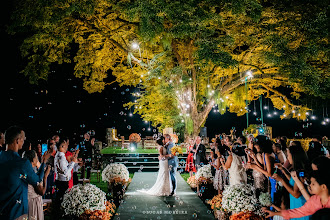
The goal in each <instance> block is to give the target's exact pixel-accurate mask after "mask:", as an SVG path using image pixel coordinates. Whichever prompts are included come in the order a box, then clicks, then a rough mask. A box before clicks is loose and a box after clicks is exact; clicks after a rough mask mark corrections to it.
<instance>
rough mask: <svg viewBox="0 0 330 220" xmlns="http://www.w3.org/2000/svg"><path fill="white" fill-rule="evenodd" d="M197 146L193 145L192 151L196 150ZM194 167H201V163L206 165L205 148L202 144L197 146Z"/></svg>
mask: <svg viewBox="0 0 330 220" xmlns="http://www.w3.org/2000/svg"><path fill="white" fill-rule="evenodd" d="M196 148H197V146H196V144H195V145H194V148H193V149H194V150H196ZM194 161H195V165H201V163H203V164H204V165H206V164H207V163H208V162H207V160H206V148H205V146H204V145H203V144H199V147H198V150H197V152H196V159H194Z"/></svg>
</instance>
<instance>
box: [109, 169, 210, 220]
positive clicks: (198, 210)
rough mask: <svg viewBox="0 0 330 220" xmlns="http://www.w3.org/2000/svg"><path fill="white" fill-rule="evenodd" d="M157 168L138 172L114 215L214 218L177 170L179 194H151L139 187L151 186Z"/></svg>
mask: <svg viewBox="0 0 330 220" xmlns="http://www.w3.org/2000/svg"><path fill="white" fill-rule="evenodd" d="M156 179H157V172H136V173H135V174H134V177H133V179H132V182H131V184H130V185H129V187H128V191H127V192H126V194H125V196H124V202H123V203H122V204H121V205H120V206H119V208H118V211H117V214H116V216H115V218H114V219H116V220H117V219H118V220H119V219H121V220H129V219H132V220H133V219H136V220H138V219H157V220H158V219H166V220H170V219H203V220H204V219H214V216H213V215H212V212H211V211H210V210H208V208H207V207H206V206H205V205H204V203H203V202H202V201H201V200H200V199H199V198H198V196H197V195H196V193H194V192H193V191H192V190H191V188H190V187H189V185H188V184H187V183H186V182H185V181H184V179H183V178H182V177H181V176H180V174H179V173H177V183H178V188H177V195H176V196H170V197H156V196H149V195H146V194H143V193H140V192H137V190H139V189H142V188H147V189H148V188H150V187H151V186H152V185H153V184H154V182H155V181H156Z"/></svg>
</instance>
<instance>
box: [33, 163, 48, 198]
mask: <svg viewBox="0 0 330 220" xmlns="http://www.w3.org/2000/svg"><path fill="white" fill-rule="evenodd" d="M50 170H51V166H50V165H48V166H47V169H46V171H45V175H44V179H43V181H42V184H39V185H38V186H36V187H35V188H34V190H35V191H36V193H38V194H39V195H41V196H43V195H44V194H45V192H46V189H47V178H48V175H49V172H50Z"/></svg>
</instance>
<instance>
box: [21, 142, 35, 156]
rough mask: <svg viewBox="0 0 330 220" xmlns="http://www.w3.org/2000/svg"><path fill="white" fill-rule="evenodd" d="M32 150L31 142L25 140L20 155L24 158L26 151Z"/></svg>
mask: <svg viewBox="0 0 330 220" xmlns="http://www.w3.org/2000/svg"><path fill="white" fill-rule="evenodd" d="M31 149H32V145H31V142H30V141H27V140H25V141H24V144H23V146H22V149H20V150H18V154H19V155H20V156H21V157H22V158H23V157H24V154H25V152H26V151H29V150H31Z"/></svg>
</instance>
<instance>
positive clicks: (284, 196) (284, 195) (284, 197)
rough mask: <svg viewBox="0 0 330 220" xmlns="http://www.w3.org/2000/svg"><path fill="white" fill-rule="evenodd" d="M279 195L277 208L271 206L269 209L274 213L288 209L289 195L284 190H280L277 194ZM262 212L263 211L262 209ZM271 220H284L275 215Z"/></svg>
mask: <svg viewBox="0 0 330 220" xmlns="http://www.w3.org/2000/svg"><path fill="white" fill-rule="evenodd" d="M279 195H281V198H280V201H279V202H278V203H279V206H280V207H278V206H277V204H276V205H274V204H272V205H271V207H273V208H274V209H275V210H276V211H278V212H279V211H282V210H287V209H289V208H290V197H289V193H288V191H287V190H286V189H285V188H282V189H281V191H280V192H279ZM263 210H265V209H264V208H263ZM273 220H284V218H283V217H282V216H278V215H275V216H274V218H273Z"/></svg>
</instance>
